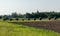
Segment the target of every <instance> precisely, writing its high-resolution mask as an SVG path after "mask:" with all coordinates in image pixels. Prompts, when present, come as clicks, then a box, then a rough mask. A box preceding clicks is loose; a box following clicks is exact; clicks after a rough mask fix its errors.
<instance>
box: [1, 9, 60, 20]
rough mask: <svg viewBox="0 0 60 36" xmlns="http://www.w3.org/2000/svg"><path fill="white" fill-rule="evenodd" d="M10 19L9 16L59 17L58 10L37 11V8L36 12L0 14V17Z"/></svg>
mask: <svg viewBox="0 0 60 36" xmlns="http://www.w3.org/2000/svg"><path fill="white" fill-rule="evenodd" d="M2 18H3V19H11V18H41V19H43V18H49V20H50V19H51V18H55V19H57V18H60V12H54V11H51V12H39V11H38V10H37V12H35V13H34V12H32V13H26V14H20V13H19V14H18V13H16V12H15V13H12V14H11V15H3V16H1V15H0V19H2Z"/></svg>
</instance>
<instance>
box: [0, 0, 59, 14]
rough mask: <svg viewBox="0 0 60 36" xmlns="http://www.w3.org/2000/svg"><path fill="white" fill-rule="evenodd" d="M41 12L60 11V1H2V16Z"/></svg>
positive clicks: (0, 12) (0, 6)
mask: <svg viewBox="0 0 60 36" xmlns="http://www.w3.org/2000/svg"><path fill="white" fill-rule="evenodd" d="M37 10H39V11H40V12H44V11H45V12H46V11H57V12H59V11H60V0H0V15H7V14H8V15H9V14H11V13H14V12H17V13H21V14H25V13H26V12H28V13H32V12H36V11H37Z"/></svg>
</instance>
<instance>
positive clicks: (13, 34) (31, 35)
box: [0, 22, 60, 36]
mask: <svg viewBox="0 0 60 36" xmlns="http://www.w3.org/2000/svg"><path fill="white" fill-rule="evenodd" d="M0 36H60V33H57V32H54V31H51V30H45V29H38V28H33V27H29V26H24V25H17V24H12V23H7V22H0Z"/></svg>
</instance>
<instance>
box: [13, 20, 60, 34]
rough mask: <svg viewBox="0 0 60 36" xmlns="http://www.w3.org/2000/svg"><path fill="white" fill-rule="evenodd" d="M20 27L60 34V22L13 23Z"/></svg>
mask: <svg viewBox="0 0 60 36" xmlns="http://www.w3.org/2000/svg"><path fill="white" fill-rule="evenodd" d="M12 23H15V24H20V25H27V26H32V27H37V28H44V29H48V30H53V31H56V32H59V33H60V21H40V22H12Z"/></svg>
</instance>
